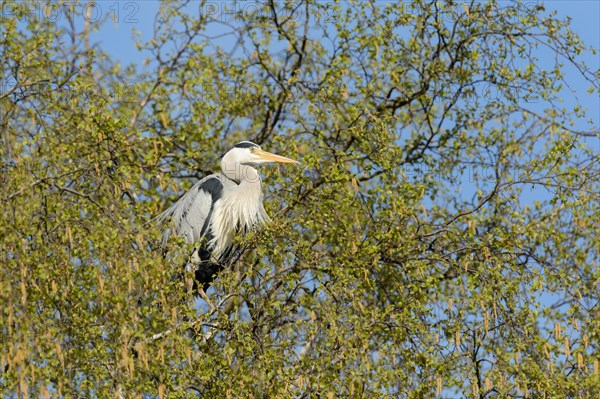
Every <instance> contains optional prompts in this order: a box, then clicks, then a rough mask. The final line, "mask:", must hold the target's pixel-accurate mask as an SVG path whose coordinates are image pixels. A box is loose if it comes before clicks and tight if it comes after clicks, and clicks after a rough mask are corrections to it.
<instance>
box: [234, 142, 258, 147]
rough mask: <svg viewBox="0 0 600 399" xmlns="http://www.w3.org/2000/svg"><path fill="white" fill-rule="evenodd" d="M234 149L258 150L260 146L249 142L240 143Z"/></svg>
mask: <svg viewBox="0 0 600 399" xmlns="http://www.w3.org/2000/svg"><path fill="white" fill-rule="evenodd" d="M234 148H260V146H259V145H258V144H254V143H253V142H251V141H240V142H239V143H237V144H236V145H235V146H234Z"/></svg>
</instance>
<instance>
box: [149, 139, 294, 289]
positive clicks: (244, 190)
mask: <svg viewBox="0 0 600 399" xmlns="http://www.w3.org/2000/svg"><path fill="white" fill-rule="evenodd" d="M268 162H281V163H298V162H297V161H294V160H292V159H289V158H286V157H283V156H280V155H276V154H272V153H270V152H267V151H263V150H262V149H261V148H260V146H259V145H257V144H254V143H252V142H250V141H242V142H240V143H237V144H236V145H235V146H234V147H233V148H232V149H230V150H229V151H227V152H226V153H225V154H224V155H223V156H222V157H221V171H222V173H215V174H212V175H209V176H206V177H205V178H203V179H202V180H200V181H199V182H198V183H196V184H195V185H194V186H193V187H192V188H191V189H190V191H188V192H187V193H185V194H184V195H183V196H182V197H181V198H180V199H179V200H178V201H177V202H176V203H175V204H173V205H172V206H171V207H170V208H169V209H167V210H166V211H164V212H163V213H161V214H160V215H158V216H157V218H156V219H157V220H158V222H159V224H161V225H163V226H164V230H163V235H162V242H163V247H164V245H165V244H166V243H167V241H168V240H169V238H171V237H173V236H178V237H183V238H184V239H185V242H186V243H188V244H191V245H194V250H193V252H192V254H191V256H190V257H189V260H188V261H187V262H186V265H185V268H186V271H188V272H191V271H194V276H195V281H194V283H193V290H194V292H198V293H200V294H203V293H204V291H206V290H207V289H208V287H209V286H210V283H211V282H212V281H213V280H214V278H215V276H216V274H217V273H218V272H219V271H221V270H222V268H223V267H224V266H225V265H226V264H227V262H228V260H229V259H230V258H231V256H232V255H233V252H235V251H234V249H233V239H234V236H235V234H237V233H245V232H248V231H249V230H250V229H252V228H253V227H254V226H256V225H258V224H261V223H265V222H266V221H268V220H269V217H268V215H267V213H266V211H265V208H264V207H263V193H262V181H261V178H260V175H259V174H258V171H257V170H256V169H255V168H254V167H255V166H256V165H258V164H262V163H268ZM200 288H201V289H202V291H200Z"/></svg>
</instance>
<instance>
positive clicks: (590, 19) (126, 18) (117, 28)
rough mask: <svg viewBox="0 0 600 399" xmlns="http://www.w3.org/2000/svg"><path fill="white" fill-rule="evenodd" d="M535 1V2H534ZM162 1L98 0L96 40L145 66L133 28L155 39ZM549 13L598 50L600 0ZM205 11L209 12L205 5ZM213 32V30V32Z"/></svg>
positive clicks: (572, 78) (595, 112)
mask: <svg viewBox="0 0 600 399" xmlns="http://www.w3.org/2000/svg"><path fill="white" fill-rule="evenodd" d="M530 3H531V4H530ZM537 3H538V2H536V1H531V2H527V1H525V4H526V6H532V5H533V4H537ZM159 4H160V3H159V2H158V1H154V0H151V1H126V0H125V1H123V0H121V1H98V2H97V3H96V5H95V7H94V10H93V12H94V15H95V16H96V17H101V16H107V15H111V16H114V18H113V21H109V22H108V23H106V24H105V25H104V26H103V27H102V29H101V30H100V31H99V32H96V33H95V34H94V35H93V40H92V41H94V42H97V43H99V44H100V45H101V47H102V48H103V49H104V50H106V51H108V53H109V54H111V55H112V56H113V57H115V58H116V59H118V60H120V61H121V62H122V64H123V65H127V64H129V63H134V64H137V65H138V66H141V65H142V62H143V60H144V58H145V57H146V56H147V54H144V53H142V52H140V51H138V50H137V49H136V48H135V45H134V42H135V41H134V38H133V34H132V32H133V30H136V31H138V32H139V33H140V35H141V38H143V39H150V38H152V34H153V29H154V16H155V15H156V12H157V10H158V8H159ZM209 4H210V5H209V6H207V7H217V8H218V9H219V11H220V12H223V11H225V12H226V11H227V9H229V7H232V4H233V3H231V2H230V1H227V0H220V1H212V2H209ZM241 4H245V5H242V7H253V4H256V2H254V1H250V2H246V3H241ZM543 4H544V5H545V7H546V10H547V11H548V12H550V11H556V12H557V15H558V17H559V18H561V19H562V18H564V17H567V16H568V17H571V18H572V29H573V30H574V31H575V32H576V33H578V34H579V35H580V37H581V38H582V39H583V41H584V42H585V43H586V44H587V45H588V46H591V47H593V48H596V49H600V1H596V0H579V1H567V0H553V1H546V2H543ZM203 11H204V12H209V11H210V9H209V8H205V9H204V10H203ZM209 33H210V32H209ZM583 59H584V60H585V62H586V63H587V64H588V65H589V66H590V67H591V68H592V69H593V70H599V69H600V54H596V55H595V56H594V55H592V54H591V52H588V53H587V54H584V56H583ZM565 72H566V76H567V80H568V81H569V84H570V85H571V88H572V89H573V90H574V91H575V92H576V94H577V97H578V98H579V102H580V104H581V105H582V106H583V107H585V108H587V109H588V110H589V115H588V118H591V119H592V120H593V125H594V126H595V127H596V128H599V127H600V98H599V96H598V95H597V94H587V89H588V88H589V83H587V82H585V81H584V80H583V79H581V78H580V77H579V76H578V74H577V73H576V71H575V69H574V68H569V67H566V68H565ZM563 98H564V100H565V102H564V104H563V105H564V106H565V107H566V108H567V109H569V108H573V107H574V106H575V105H577V103H576V100H575V98H574V96H573V94H572V93H570V92H568V91H566V90H565V92H564V93H563ZM576 128H577V129H580V130H591V126H590V125H589V123H587V122H586V121H585V120H578V121H577V126H576ZM590 140H593V141H595V142H596V143H592V142H590V143H589V144H591V145H600V140H598V139H590ZM599 150H600V147H599Z"/></svg>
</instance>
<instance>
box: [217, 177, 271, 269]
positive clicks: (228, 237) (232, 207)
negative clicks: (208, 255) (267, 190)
mask: <svg viewBox="0 0 600 399" xmlns="http://www.w3.org/2000/svg"><path fill="white" fill-rule="evenodd" d="M233 184H235V183H233ZM267 220H268V216H267V213H266V211H265V209H264V206H263V198H262V191H261V183H260V180H259V181H256V182H252V183H244V182H242V183H241V184H240V185H237V184H236V185H235V187H232V186H230V187H229V189H228V190H224V193H223V196H222V197H221V198H219V200H217V201H216V202H215V204H214V210H213V217H212V220H211V233H212V239H211V241H210V242H209V248H210V249H211V250H212V255H213V257H214V258H215V259H217V260H218V259H219V258H220V257H221V256H222V255H223V254H224V253H226V252H227V249H228V248H229V247H230V246H231V245H232V243H233V239H234V237H235V234H236V233H238V232H243V231H248V230H250V229H252V228H253V227H254V226H256V225H257V224H259V223H264V222H265V221H267Z"/></svg>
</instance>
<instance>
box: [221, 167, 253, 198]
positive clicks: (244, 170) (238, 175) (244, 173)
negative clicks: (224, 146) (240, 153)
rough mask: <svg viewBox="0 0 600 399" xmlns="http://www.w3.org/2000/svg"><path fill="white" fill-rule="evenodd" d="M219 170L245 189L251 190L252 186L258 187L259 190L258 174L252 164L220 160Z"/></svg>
mask: <svg viewBox="0 0 600 399" xmlns="http://www.w3.org/2000/svg"><path fill="white" fill-rule="evenodd" d="M221 170H222V171H223V174H224V175H225V176H227V177H228V178H230V179H231V180H233V181H234V182H236V183H237V184H238V185H240V186H244V187H246V190H248V191H251V190H252V188H253V187H258V190H259V191H260V185H261V180H260V175H259V174H258V171H257V170H256V169H254V168H253V167H252V166H250V165H244V164H241V163H239V162H222V163H221Z"/></svg>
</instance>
